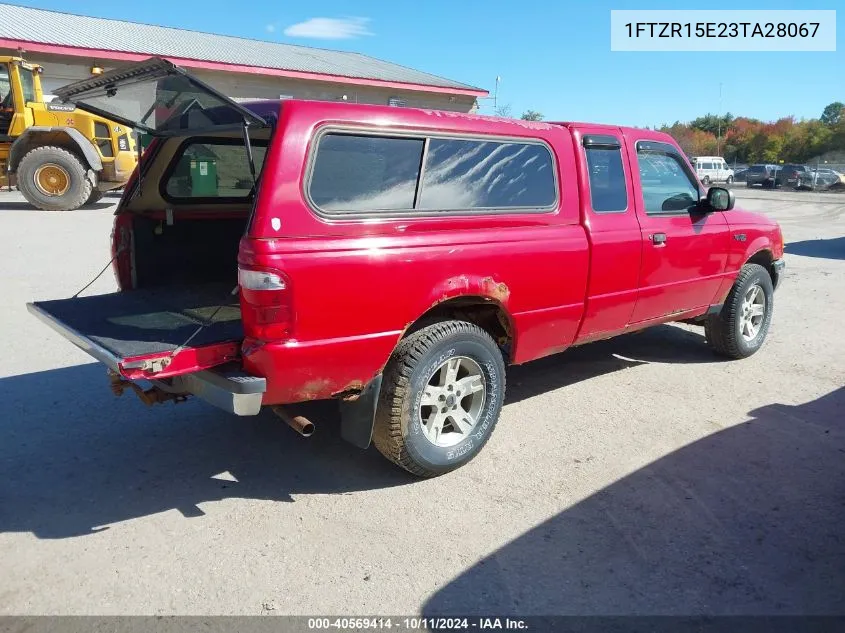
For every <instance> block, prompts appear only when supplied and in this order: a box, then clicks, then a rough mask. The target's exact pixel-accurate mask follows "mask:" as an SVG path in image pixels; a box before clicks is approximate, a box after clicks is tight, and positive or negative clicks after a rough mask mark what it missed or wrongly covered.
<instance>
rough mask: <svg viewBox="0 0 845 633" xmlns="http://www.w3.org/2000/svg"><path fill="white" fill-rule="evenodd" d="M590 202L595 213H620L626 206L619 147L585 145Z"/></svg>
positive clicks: (625, 191)
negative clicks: (588, 172)
mask: <svg viewBox="0 0 845 633" xmlns="http://www.w3.org/2000/svg"><path fill="white" fill-rule="evenodd" d="M584 152H585V153H586V156H587V168H588V169H589V171H590V203H591V204H592V207H593V211H595V212H596V213H620V212H623V211H625V210H626V209H627V208H628V190H627V187H626V184H625V170H624V169H623V168H622V150H621V148H619V147H587V148H585V149H584Z"/></svg>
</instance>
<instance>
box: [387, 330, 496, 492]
mask: <svg viewBox="0 0 845 633" xmlns="http://www.w3.org/2000/svg"><path fill="white" fill-rule="evenodd" d="M504 397H505V363H504V359H503V357H502V352H501V350H500V349H499V348H498V346H497V345H496V343H495V342H494V341H493V339H492V338H491V337H490V335H489V334H487V332H485V331H484V330H482V329H481V328H480V327H478V326H477V325H474V324H472V323H467V322H464V321H445V322H442V323H435V324H434V325H430V326H428V327H425V328H423V329H421V330H418V331H417V332H414V333H413V334H411V335H409V336H408V337H407V338H405V339H404V340H402V341H401V342H400V343H399V345H398V346H397V348H396V350H395V351H394V353H393V356H392V357H391V359H390V362H389V363H388V365H387V368H386V371H385V374H384V381H383V383H382V390H381V394H380V396H379V405H378V409H377V411H376V419H375V428H374V429H373V443H374V444H375V446H376V448H377V449H378V450H379V452H380V453H381V454H382V455H384V456H385V457H386V458H387V459H389V460H390V461H392V462H393V463H394V464H396V465H398V466H401V467H402V468H404V469H405V470H407V471H409V472H411V473H413V474H415V475H418V476H420V477H435V476H437V475H442V474H444V473H447V472H449V471H452V470H455V469H456V468H459V467H460V466H463V465H464V464H466V463H467V462H469V461H470V460H472V459H473V458H474V457H475V456H476V455H478V453H479V452H480V451H481V449H482V448H483V447H484V445H485V444H486V443H487V440H488V439H490V435H491V434H492V432H493V428H494V427H495V426H496V422H497V421H498V419H499V414H500V412H501V410H502V403H503V400H504Z"/></svg>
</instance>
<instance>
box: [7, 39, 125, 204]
mask: <svg viewBox="0 0 845 633" xmlns="http://www.w3.org/2000/svg"><path fill="white" fill-rule="evenodd" d="M41 72H42V69H41V67H40V66H36V65H33V64H27V63H26V62H25V61H24V60H23V59H21V58H20V57H6V56H2V55H0V189H2V188H3V187H10V186H11V185H12V184H17V187H18V189H19V190H20V192H21V193H22V194H23V196H24V198H26V199H27V201H28V202H29V203H30V204H32V205H33V206H35V207H37V208H38V209H42V210H45V211H69V210H72V209H78V208H79V207H81V206H83V205H86V204H91V203H93V202H96V201H97V200H99V199H100V198H101V197H102V195H103V193H104V192H106V191H109V190H111V189H117V188H119V187H122V186H123V185H124V184H125V183H126V181H127V180H128V179H129V175H130V174H131V173H132V170H133V169H135V166H136V164H137V161H138V157H137V154H136V149H135V141H134V139H133V137H132V130H131V129H129V128H127V127H126V126H124V125H119V124H117V123H115V122H114V121H110V120H109V119H106V118H103V117H99V116H96V115H93V114H90V113H88V112H83V111H82V110H77V109H76V108H75V107H74V106H73V105H69V104H60V103H45V101H44V94H43V92H42V90H41V77H40V75H41Z"/></svg>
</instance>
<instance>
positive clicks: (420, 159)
mask: <svg viewBox="0 0 845 633" xmlns="http://www.w3.org/2000/svg"><path fill="white" fill-rule="evenodd" d="M555 171H556V170H555V166H554V160H553V158H552V154H551V151H550V150H549V148H548V147H547V146H546V145H545V144H544V143H542V142H540V141H535V140H533V139H507V140H505V139H480V138H464V137H460V136H458V135H454V136H452V135H450V136H440V135H431V134H425V135H420V136H416V135H408V136H405V135H401V136H396V135H385V134H376V133H373V134H369V133H367V134H363V133H352V132H346V131H342V130H338V131H334V130H329V131H325V132H323V133H321V134H319V135H318V137H317V142H316V144H315V148H314V149H313V150H312V156H311V168H310V176H309V177H307V178H306V184H305V190H306V192H307V197H308V199H309V201H310V202H311V205H312V207H313V208H314V210H315V211H316V212H317V213H318V214H319V215H323V216H335V217H337V216H341V217H350V216H362V215H363V216H370V215H384V214H390V215H393V214H403V213H404V214H416V215H436V214H440V213H458V214H460V213H487V212H489V213H497V212H498V213H502V212H508V211H513V212H526V213H530V212H544V211H549V210H552V209H554V208H555V207H556V205H557V201H558V187H557V178H556V175H555Z"/></svg>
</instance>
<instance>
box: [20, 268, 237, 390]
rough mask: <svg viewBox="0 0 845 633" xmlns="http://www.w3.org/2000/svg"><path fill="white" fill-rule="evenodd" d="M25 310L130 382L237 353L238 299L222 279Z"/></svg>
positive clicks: (29, 306)
mask: <svg viewBox="0 0 845 633" xmlns="http://www.w3.org/2000/svg"><path fill="white" fill-rule="evenodd" d="M27 309H28V310H29V311H30V312H31V313H32V314H34V315H35V316H37V317H38V318H39V319H41V320H42V321H43V322H45V323H46V324H47V325H49V326H50V327H51V328H52V329H54V330H55V331H56V332H58V333H59V334H61V335H62V336H64V337H65V338H66V339H68V340H69V341H70V342H71V343H73V344H74V345H76V346H77V347H79V348H80V349H82V350H84V351H85V352H87V353H88V354H90V355H91V356H93V357H94V358H96V359H97V360H99V361H100V362H102V363H104V364H105V365H107V366H108V367H110V368H111V369H113V370H114V371H116V372H118V373H120V374H121V375H122V376H123V377H125V378H127V379H129V380H138V379H148V380H152V379H161V378H169V377H173V376H179V375H182V374H188V373H193V372H197V371H202V370H205V369H209V368H211V367H216V366H218V365H223V364H225V363H229V362H231V361H233V360H237V359H238V358H239V356H240V346H241V341H242V339H243V330H242V327H241V310H240V304H239V302H238V297H237V296H236V295H232V287H231V286H227V285H225V284H208V285H202V286H196V287H191V288H184V287H163V288H151V289H142V290H131V291H124V292H115V293H111V294H106V295H96V296H91V297H75V298H70V299H55V300H51V301H36V302H33V303H28V304H27Z"/></svg>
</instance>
